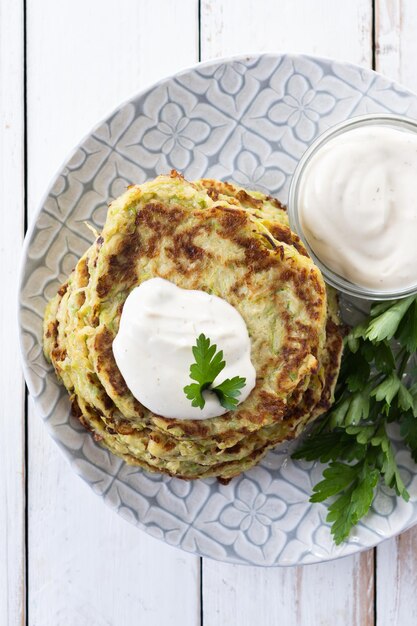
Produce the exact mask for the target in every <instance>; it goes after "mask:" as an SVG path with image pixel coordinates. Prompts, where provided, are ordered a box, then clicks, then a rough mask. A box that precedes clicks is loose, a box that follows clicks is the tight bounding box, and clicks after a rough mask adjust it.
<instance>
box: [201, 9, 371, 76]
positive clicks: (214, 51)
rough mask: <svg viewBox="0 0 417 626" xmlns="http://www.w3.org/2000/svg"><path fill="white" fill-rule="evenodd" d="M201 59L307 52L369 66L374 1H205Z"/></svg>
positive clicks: (202, 13)
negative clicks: (245, 54)
mask: <svg viewBox="0 0 417 626" xmlns="http://www.w3.org/2000/svg"><path fill="white" fill-rule="evenodd" d="M201 29H202V30H201V52H202V59H203V60H205V59H208V58H212V57H219V56H220V57H222V56H228V55H231V54H238V53H242V52H280V51H282V52H303V53H308V54H316V55H319V56H329V57H333V58H335V59H338V60H341V61H351V62H354V63H360V64H362V65H368V66H369V65H370V64H371V59H372V1H371V0H351V1H350V2H343V4H341V3H340V2H334V0H297V1H296V2H293V1H291V0H285V1H280V2H270V1H269V0H258V1H256V0H227V2H224V0H201Z"/></svg>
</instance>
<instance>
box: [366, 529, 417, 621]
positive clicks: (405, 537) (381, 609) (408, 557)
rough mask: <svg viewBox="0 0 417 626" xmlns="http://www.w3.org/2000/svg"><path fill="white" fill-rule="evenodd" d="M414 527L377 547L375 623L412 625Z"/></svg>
mask: <svg viewBox="0 0 417 626" xmlns="http://www.w3.org/2000/svg"><path fill="white" fill-rule="evenodd" d="M416 555H417V527H415V528H412V529H411V530H409V531H408V532H406V533H403V534H402V535H400V536H399V537H396V538H395V539H390V540H389V541H385V542H384V543H382V544H381V545H380V546H379V547H378V548H377V564H378V568H377V579H376V583H377V584H376V615H377V626H397V624H398V626H415V623H416V619H417V597H416V595H417V594H416V590H417V566H416Z"/></svg>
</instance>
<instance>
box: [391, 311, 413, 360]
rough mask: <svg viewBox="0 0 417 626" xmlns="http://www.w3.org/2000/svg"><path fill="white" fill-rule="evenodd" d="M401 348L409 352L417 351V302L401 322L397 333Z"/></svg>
mask: <svg viewBox="0 0 417 626" xmlns="http://www.w3.org/2000/svg"><path fill="white" fill-rule="evenodd" d="M395 337H396V339H398V341H399V343H400V345H401V346H403V347H404V348H405V349H406V350H407V351H408V352H410V353H411V352H415V351H416V350H417V302H416V301H414V302H413V303H412V305H411V306H410V308H409V309H408V311H407V313H406V314H405V315H404V317H403V319H402V320H401V322H400V324H399V326H398V329H397V332H396V333H395Z"/></svg>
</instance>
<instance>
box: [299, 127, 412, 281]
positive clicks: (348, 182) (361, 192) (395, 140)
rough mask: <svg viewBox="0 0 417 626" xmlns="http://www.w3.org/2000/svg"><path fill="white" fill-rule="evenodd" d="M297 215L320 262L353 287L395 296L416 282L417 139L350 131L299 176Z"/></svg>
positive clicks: (407, 134)
mask: <svg viewBox="0 0 417 626" xmlns="http://www.w3.org/2000/svg"><path fill="white" fill-rule="evenodd" d="M299 217H300V223H301V226H302V230H303V232H304V235H305V237H306V239H307V241H308V243H309V245H310V246H311V248H312V250H313V252H314V253H315V254H316V255H317V257H318V259H319V260H320V261H322V262H323V263H324V264H325V265H326V266H327V267H329V268H330V269H331V270H333V271H334V272H336V273H337V274H339V275H340V276H343V277H344V278H346V279H348V280H350V281H351V282H352V283H355V284H357V285H360V286H362V287H365V288H369V289H372V290H378V291H382V292H383V291H386V292H389V291H395V290H397V289H402V288H404V289H405V288H407V287H411V286H413V285H415V284H416V282H417V245H416V244H417V134H416V133H413V132H412V131H408V130H400V129H396V128H393V127H389V126H383V125H370V126H368V127H365V126H363V127H360V128H354V129H351V130H348V131H346V132H344V133H342V134H340V135H338V136H336V137H334V138H333V139H330V140H329V141H328V142H327V143H326V144H325V145H323V146H322V147H321V148H319V149H318V150H317V152H316V154H315V155H314V156H313V157H312V158H311V160H310V162H309V163H308V164H307V165H306V168H305V170H304V172H303V174H302V177H301V179H300V189H299Z"/></svg>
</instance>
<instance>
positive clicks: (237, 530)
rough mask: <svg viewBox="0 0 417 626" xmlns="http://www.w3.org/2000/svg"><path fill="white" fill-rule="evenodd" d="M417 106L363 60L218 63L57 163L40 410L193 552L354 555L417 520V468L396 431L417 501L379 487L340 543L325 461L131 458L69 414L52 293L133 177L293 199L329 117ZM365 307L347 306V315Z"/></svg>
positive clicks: (162, 91) (92, 478) (129, 107)
mask: <svg viewBox="0 0 417 626" xmlns="http://www.w3.org/2000/svg"><path fill="white" fill-rule="evenodd" d="M385 111H389V112H393V113H401V114H406V115H408V116H410V117H417V96H415V95H413V94H411V93H409V92H408V91H406V90H405V89H403V88H401V87H399V86H398V85H396V84H393V83H392V82H390V81H389V80H387V79H385V78H384V77H382V76H380V75H378V74H375V73H374V72H372V71H370V70H366V69H363V68H360V67H355V66H353V65H348V64H343V63H337V62H334V61H330V60H324V59H318V58H313V57H306V56H291V55H270V54H269V55H256V56H245V57H240V58H234V59H228V60H217V61H214V62H211V63H208V64H204V65H199V66H197V67H195V68H192V69H191V70H187V71H185V72H183V73H181V74H178V75H176V76H173V77H172V78H168V79H167V80H164V81H162V82H160V83H158V84H157V85H155V86H154V87H151V88H150V89H147V90H146V91H144V92H142V93H140V94H139V95H137V96H136V97H134V98H133V99H132V100H131V101H129V102H128V103H126V104H124V105H122V106H121V107H120V108H118V109H117V110H116V111H115V112H114V113H113V114H112V115H110V117H109V118H108V119H106V120H105V121H104V122H103V123H101V124H100V125H99V126H97V127H96V128H95V129H94V130H93V131H92V133H91V134H90V135H89V136H88V137H87V138H86V139H84V141H83V142H82V143H81V144H80V145H79V146H78V148H77V149H76V150H75V152H74V153H73V154H72V155H71V157H70V158H69V159H68V161H67V162H66V164H65V166H64V167H63V168H62V170H61V171H60V172H59V174H58V176H57V177H56V179H55V180H54V181H53V183H52V186H51V188H50V190H49V192H48V193H47V195H46V197H45V199H44V201H43V203H42V206H41V209H40V212H39V214H38V217H37V219H36V221H35V223H34V224H33V225H32V228H31V229H30V232H29V233H28V236H27V239H26V246H25V252H24V261H23V271H22V283H21V289H20V324H21V343H22V351H23V358H24V369H25V375H26V380H27V383H28V386H29V390H30V393H31V396H32V398H33V401H34V404H35V406H36V408H37V410H38V412H39V414H40V415H41V416H42V418H43V419H44V421H45V423H46V425H47V427H48V429H49V431H50V433H51V435H52V437H53V438H54V439H55V441H56V442H57V443H58V445H59V446H60V447H61V449H62V450H63V452H64V454H65V455H66V457H67V458H68V459H69V461H70V463H71V466H72V468H73V469H74V470H75V471H76V472H77V473H78V474H80V475H81V476H82V477H83V478H84V480H86V481H87V482H88V483H89V484H90V485H91V488H92V489H93V490H94V491H95V492H96V493H97V495H99V496H100V497H101V498H103V500H104V502H105V503H106V504H108V505H110V506H111V507H113V508H114V509H115V510H116V511H117V512H118V513H119V514H120V515H122V516H123V517H125V518H126V519H127V520H129V521H131V522H133V523H134V524H136V525H137V526H139V527H140V528H142V529H144V530H146V531H147V532H148V533H149V534H151V535H153V536H154V537H158V538H160V539H163V540H165V541H166V542H168V543H169V544H171V545H175V546H178V547H180V548H183V549H184V550H188V551H190V552H194V553H198V554H201V555H204V556H209V557H212V558H215V559H219V560H223V561H228V562H234V563H249V564H256V565H296V564H302V563H313V562H317V561H322V560H328V559H333V558H336V557H340V556H344V555H347V554H352V553H354V552H357V551H358V550H362V549H364V548H368V547H371V546H374V545H375V544H377V543H379V542H380V541H382V540H383V539H386V538H388V537H391V536H393V535H395V534H396V533H399V532H400V531H402V530H404V529H405V528H407V527H409V526H411V525H412V524H414V523H415V522H417V468H416V466H415V465H414V464H413V462H412V461H411V459H410V457H409V455H408V454H407V452H406V451H405V450H403V449H402V448H401V442H400V440H399V437H398V436H396V433H395V432H393V437H394V440H395V439H396V440H397V445H398V453H397V458H398V462H399V465H400V468H401V471H402V474H403V478H404V480H405V483H406V485H407V487H408V490H409V491H410V493H411V503H408V504H406V503H404V502H403V501H402V500H399V499H397V498H396V497H395V496H394V495H393V493H392V492H390V491H389V490H387V489H385V488H383V487H382V488H380V490H379V491H378V494H377V496H376V499H375V502H374V506H373V509H372V512H371V514H370V515H368V517H367V518H366V519H364V520H363V521H362V522H361V524H359V526H358V527H357V529H356V531H355V532H354V533H353V534H352V536H351V538H350V541H349V542H348V543H345V544H344V545H342V546H340V547H337V548H336V547H335V546H334V545H333V542H332V539H331V536H330V532H329V527H328V525H327V524H326V522H325V517H326V509H325V507H324V506H323V505H319V504H314V505H312V504H310V503H309V501H308V499H309V496H310V493H311V489H312V485H314V484H315V483H316V482H317V481H318V479H319V477H320V475H321V471H322V467H320V466H319V465H317V464H315V465H313V464H310V463H301V462H294V461H292V460H291V458H290V456H289V450H288V448H280V449H277V450H275V451H273V452H271V453H270V454H268V456H267V457H266V458H265V459H264V460H263V461H262V462H261V464H260V465H259V466H258V467H256V468H254V469H252V470H251V471H249V472H248V473H247V474H245V475H242V476H240V477H238V478H237V479H235V480H233V481H232V482H231V483H230V484H229V485H227V486H222V485H220V484H219V483H217V482H216V481H215V480H200V481H195V482H184V481H181V480H178V479H172V478H168V477H166V476H159V475H153V474H148V473H147V472H145V471H142V470H140V469H137V468H133V467H129V466H128V465H126V464H124V463H123V462H122V461H121V460H120V459H118V458H116V457H114V456H112V455H111V454H110V453H109V452H107V451H106V450H104V449H102V448H101V447H100V446H99V445H98V444H96V443H94V441H93V440H92V438H91V436H90V435H89V434H87V432H86V431H85V430H84V429H83V428H82V427H81V426H80V425H79V424H78V423H77V422H76V421H75V420H74V419H72V418H71V417H70V413H69V403H68V399H67V395H66V392H65V390H64V389H63V388H62V387H60V386H59V385H58V384H57V381H56V379H55V376H54V374H53V372H52V371H51V368H50V367H48V365H47V363H46V362H45V360H44V358H43V356H42V350H41V323H42V315H43V310H44V307H45V304H46V302H47V300H48V299H49V298H50V297H51V296H53V295H54V294H55V292H56V290H57V287H58V285H59V283H60V282H62V281H63V280H64V279H65V277H66V276H67V274H68V273H69V271H70V270H71V269H72V267H73V266H74V264H75V262H76V260H77V258H78V257H79V256H81V254H82V253H83V252H84V251H85V249H86V248H87V247H88V246H89V244H90V240H91V235H90V233H89V231H88V230H87V228H86V227H85V225H84V221H85V220H87V221H89V222H90V223H92V224H94V225H95V226H96V227H97V229H100V227H101V226H102V224H103V222H104V219H105V215H106V209H107V203H108V202H109V200H111V199H112V198H115V197H116V196H118V195H119V194H120V193H122V192H123V191H124V189H125V188H126V186H127V185H128V184H130V183H142V182H144V181H145V180H147V179H149V178H153V177H154V176H156V175H157V174H159V173H164V172H168V171H169V170H170V169H171V168H176V169H178V170H180V171H181V172H183V173H184V175H185V176H186V177H187V178H188V179H193V178H199V177H201V176H209V177H214V178H220V179H225V180H232V181H235V182H236V183H239V184H241V185H244V186H247V187H249V188H258V189H260V190H266V191H267V192H268V193H270V194H274V195H276V196H277V197H279V198H280V199H281V200H282V201H284V202H285V201H286V200H287V194H288V186H289V182H290V180H291V175H292V172H293V171H294V168H295V166H296V164H297V161H298V159H299V158H300V157H301V155H302V154H303V152H304V151H305V149H306V148H307V146H308V145H309V144H310V143H311V141H313V139H314V138H315V137H316V136H317V135H318V134H319V133H321V132H322V131H324V130H325V129H327V128H328V127H329V126H332V125H333V124H335V123H337V122H340V121H341V120H344V119H346V118H348V117H352V116H354V115H360V114H364V113H374V112H385ZM358 314H359V313H358V311H356V310H355V309H354V307H352V305H351V304H350V303H348V305H347V315H348V317H349V320H350V321H354V320H353V318H354V316H355V315H358Z"/></svg>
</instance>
